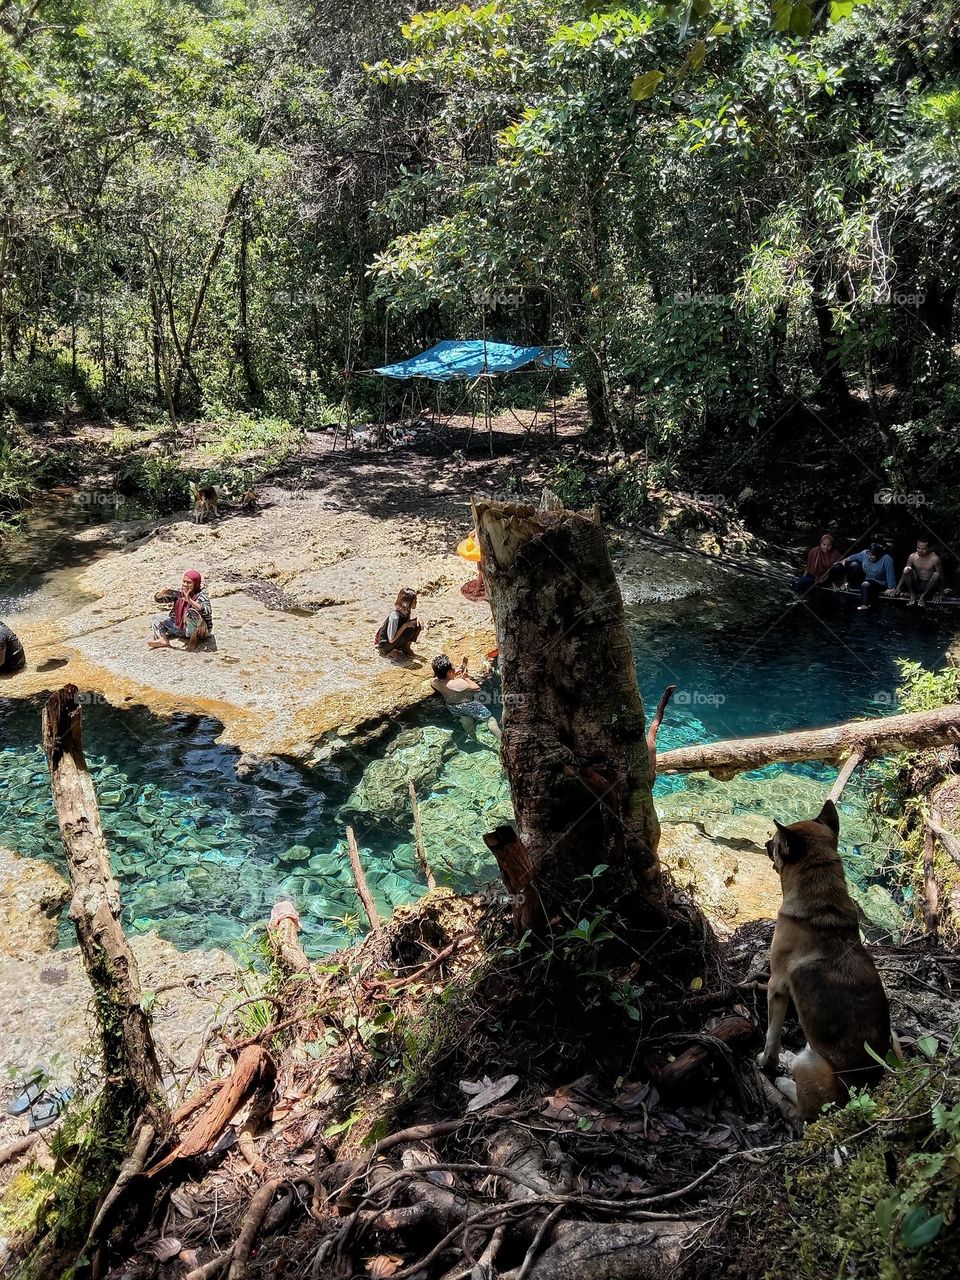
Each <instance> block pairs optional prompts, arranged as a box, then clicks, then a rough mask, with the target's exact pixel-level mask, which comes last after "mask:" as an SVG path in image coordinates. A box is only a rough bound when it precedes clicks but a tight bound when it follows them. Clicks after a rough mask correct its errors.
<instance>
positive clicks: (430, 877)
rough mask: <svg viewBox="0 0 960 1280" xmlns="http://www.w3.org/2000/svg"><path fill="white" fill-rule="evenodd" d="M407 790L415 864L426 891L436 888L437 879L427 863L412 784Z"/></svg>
mask: <svg viewBox="0 0 960 1280" xmlns="http://www.w3.org/2000/svg"><path fill="white" fill-rule="evenodd" d="M407 790H408V791H409V792H410V805H411V808H412V809H413V830H414V835H415V837H416V848H417V862H418V864H419V866H420V874H421V875H422V876H423V878H424V880H426V882H427V888H428V889H435V888H436V887H437V879H436V876H435V875H434V874H433V872H432V871H431V870H430V863H429V862H428V861H427V849H426V846H425V845H424V843H423V827H422V826H421V825H420V806H419V805H418V804H417V789H416V787H415V786H414V785H413V782H412V781H411V782H408V783H407Z"/></svg>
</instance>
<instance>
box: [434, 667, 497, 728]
mask: <svg viewBox="0 0 960 1280" xmlns="http://www.w3.org/2000/svg"><path fill="white" fill-rule="evenodd" d="M431 665H432V666H433V676H434V678H433V679H432V680H431V681H430V684H431V686H432V687H433V689H435V690H436V692H437V693H439V695H440V697H441V698H442V699H443V701H444V703H445V704H446V707H447V710H448V711H449V712H450V714H451V715H452V716H453V717H454V719H455V720H459V721H460V724H461V725H462V727H463V730H464V732H465V733H468V734H469V735H470V737H471V738H475V737H476V736H477V725H478V724H485V725H486V726H487V728H488V729H489V730H490V732H491V733H492V734H493V735H494V737H496V738H499V737H500V736H501V732H500V726H499V725H498V724H497V722H496V720H495V719H494V717H493V716H492V715H491V714H490V708H489V707H488V706H487V705H486V704H485V703H484V702H483V701H482V700H481V698H478V697H477V694H479V693H480V686H479V685H478V684H477V682H476V680H471V678H470V676H469V674H468V672H467V665H468V664H467V659H466V657H463V658H462V659H461V661H460V666H459V667H457V668H456V669H454V665H453V663H452V662H451V661H450V659H449V658H448V657H447V655H446V654H445V653H442V654H440V656H439V657H437V658H434V660H433V663H432V664H431Z"/></svg>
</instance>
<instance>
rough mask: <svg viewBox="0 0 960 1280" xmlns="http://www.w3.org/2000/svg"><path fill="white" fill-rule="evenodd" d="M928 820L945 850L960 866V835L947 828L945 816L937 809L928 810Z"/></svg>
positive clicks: (928, 824)
mask: <svg viewBox="0 0 960 1280" xmlns="http://www.w3.org/2000/svg"><path fill="white" fill-rule="evenodd" d="M926 822H927V826H928V827H929V828H930V830H931V831H932V832H933V834H934V835H935V836H936V837H937V839H938V840H939V841H940V844H941V845H942V846H943V849H944V852H945V853H947V854H949V856H950V857H951V858H952V859H953V861H954V862H955V863H956V864H957V866H958V867H960V836H958V835H955V834H954V833H953V832H952V831H948V830H947V829H946V827H945V826H944V825H943V818H942V817H941V816H940V814H939V813H938V812H937V810H936V809H928V810H927V817H926Z"/></svg>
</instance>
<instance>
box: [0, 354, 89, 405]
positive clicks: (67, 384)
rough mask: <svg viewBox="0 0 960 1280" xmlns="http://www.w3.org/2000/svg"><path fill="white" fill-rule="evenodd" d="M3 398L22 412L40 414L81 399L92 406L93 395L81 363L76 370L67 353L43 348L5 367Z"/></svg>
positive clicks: (1, 385)
mask: <svg viewBox="0 0 960 1280" xmlns="http://www.w3.org/2000/svg"><path fill="white" fill-rule="evenodd" d="M0 400H4V401H6V403H7V404H8V405H9V406H10V407H11V408H12V409H16V410H17V411H18V412H19V413H23V414H26V415H28V416H31V417H39V416H41V415H43V414H60V413H66V412H67V410H69V409H70V408H71V407H72V406H73V405H74V404H75V403H78V402H79V403H80V404H81V405H83V406H89V405H90V404H92V403H93V401H94V396H93V394H92V392H91V389H90V385H89V382H88V380H87V377H86V375H85V373H84V371H83V369H82V367H81V366H78V367H77V369H76V371H74V369H73V368H72V366H71V363H70V360H69V359H68V357H67V356H64V355H54V354H51V353H48V352H42V353H40V354H39V355H36V356H34V358H33V359H32V360H19V361H16V362H15V363H13V364H9V365H7V366H6V367H5V368H4V371H3V374H2V375H0Z"/></svg>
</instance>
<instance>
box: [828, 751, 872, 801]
mask: <svg viewBox="0 0 960 1280" xmlns="http://www.w3.org/2000/svg"><path fill="white" fill-rule="evenodd" d="M861 764H863V753H862V752H860V751H854V753H853V755H851V756H850V758H849V759H848V760H847V763H846V764H845V765H844V766H843V768H842V769H841V770H840V772H839V773H838V774H837V776H836V778H835V780H834V783H833V786H832V787H831V788H830V794H829V795H828V796H827V799H828V800H831V801H832V802H833V803H834V804H837V803H838V801H839V800H840V797H841V796H842V795H843V791H844V788H845V787H846V785H847V783H848V782H849V781H850V779H851V778H852V777H853V775H854V773H855V772H856V770H857V768H858V767H859V766H860V765H861Z"/></svg>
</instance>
